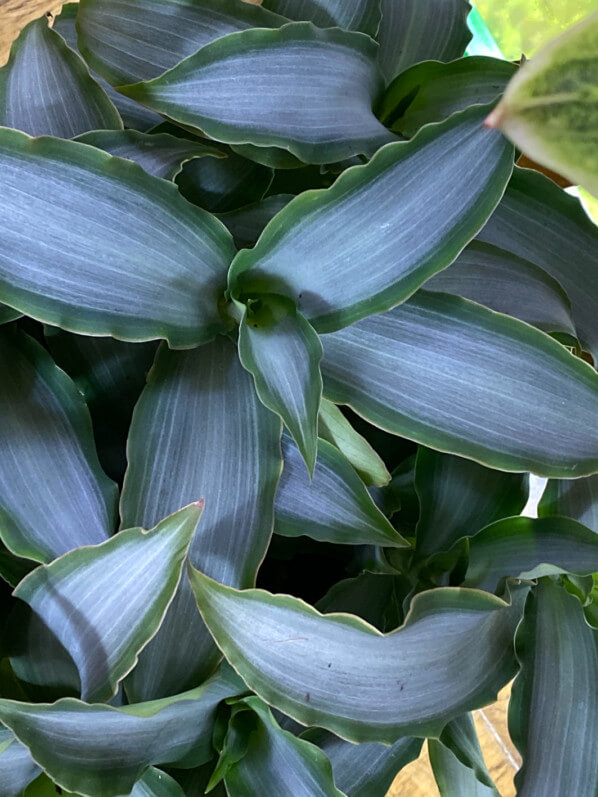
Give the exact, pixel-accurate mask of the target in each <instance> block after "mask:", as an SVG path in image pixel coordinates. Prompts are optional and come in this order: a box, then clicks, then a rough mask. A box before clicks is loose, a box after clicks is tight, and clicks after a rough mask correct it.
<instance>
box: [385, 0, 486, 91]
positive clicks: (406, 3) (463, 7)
mask: <svg viewBox="0 0 598 797" xmlns="http://www.w3.org/2000/svg"><path fill="white" fill-rule="evenodd" d="M381 3H382V22H381V23H380V30H379V31H378V41H379V42H380V66H381V67H382V71H383V72H384V76H385V78H386V80H387V81H390V80H392V78H393V77H394V76H395V75H398V74H399V72H403V71H404V70H405V69H407V67H410V66H412V64H417V63H419V61H429V60H431V59H434V60H437V61H452V60H453V59H454V58H459V57H460V56H462V55H463V53H464V52H465V48H466V47H467V45H468V43H469V41H470V40H471V33H470V32H469V28H468V27H467V15H468V14H469V12H470V11H471V6H470V4H469V3H468V2H467V0H381Z"/></svg>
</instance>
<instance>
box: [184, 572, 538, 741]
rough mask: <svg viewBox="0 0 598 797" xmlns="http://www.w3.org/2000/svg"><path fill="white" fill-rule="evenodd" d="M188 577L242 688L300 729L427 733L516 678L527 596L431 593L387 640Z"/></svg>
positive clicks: (364, 627) (390, 737) (355, 737)
mask: <svg viewBox="0 0 598 797" xmlns="http://www.w3.org/2000/svg"><path fill="white" fill-rule="evenodd" d="M189 577H190V579H191V584H192V587H193V590H194V592H195V595H196V598H197V603H198V606H199V608H200V611H201V612H202V614H203V617H204V620H205V621H206V623H207V625H208V627H209V628H210V631H211V632H212V634H213V635H214V638H215V639H216V641H217V642H218V645H219V646H220V647H221V649H222V651H223V653H224V655H225V656H226V658H227V659H228V661H229V662H230V663H231V664H232V665H233V667H235V669H236V670H237V671H238V672H239V673H240V674H241V676H242V678H243V680H244V681H245V682H246V683H247V684H248V686H249V687H250V688H251V689H253V690H254V691H255V692H257V694H258V695H260V697H262V698H263V699H264V700H266V701H267V702H268V703H270V704H271V705H273V706H276V707H277V708H279V709H280V710H281V711H284V712H285V713H286V714H288V715H289V716H291V717H293V718H294V719H296V720H298V721H299V722H302V723H304V724H306V725H318V726H321V727H324V728H327V729H328V730H330V731H332V732H333V733H336V734H338V735H340V736H342V737H343V738H346V739H349V740H350V741H355V742H371V741H378V742H384V743H386V744H392V743H394V742H395V741H396V740H397V738H398V737H399V736H408V735H414V736H428V735H435V734H437V733H439V732H440V730H441V729H442V727H443V726H444V725H445V724H446V722H448V721H449V720H450V719H452V718H453V717H455V716H457V715H459V714H461V713H463V711H466V710H468V709H471V708H475V707H477V706H479V705H483V704H484V703H485V702H487V701H489V700H491V699H492V698H493V697H494V695H495V694H496V692H497V690H498V689H499V688H500V687H501V686H503V685H504V684H505V683H506V682H507V681H508V680H509V678H510V677H511V675H512V674H513V672H514V667H515V664H514V660H513V653H512V636H513V632H514V630H515V627H516V624H517V622H518V621H519V617H520V612H521V597H522V595H523V593H519V592H517V593H516V594H515V596H514V602H513V605H511V606H508V605H507V604H505V603H504V602H503V601H501V600H499V599H498V598H494V597H493V596H490V595H487V594H485V593H483V592H478V591H476V590H458V589H457V590H455V589H450V588H446V589H437V590H429V591H427V592H424V593H422V594H420V595H418V596H417V597H416V598H415V599H414V601H413V603H412V606H411V611H410V614H409V616H408V618H407V620H406V621H405V623H404V625H403V626H401V628H399V629H397V630H396V631H394V632H392V633H391V634H388V635H386V636H384V635H382V634H380V633H379V632H378V631H377V630H376V629H375V628H373V627H372V626H370V625H368V624H367V623H364V622H363V620H360V619H359V618H357V617H355V616H351V615H344V614H339V615H324V616H322V615H321V614H319V613H318V612H317V611H316V610H315V609H313V608H311V607H310V606H308V605H307V604H305V603H303V601H300V600H298V599H297V598H291V597H288V596H284V595H271V594H270V593H268V592H265V591H263V590H248V591H245V592H239V591H237V590H234V589H231V588H230V587H224V586H222V585H221V584H217V583H216V582H215V581H212V580H211V579H209V578H207V577H206V576H204V575H203V574H201V573H200V572H199V571H196V570H193V569H191V570H190V573H189ZM466 651H467V655H465V652H466ZM422 662H425V666H422Z"/></svg>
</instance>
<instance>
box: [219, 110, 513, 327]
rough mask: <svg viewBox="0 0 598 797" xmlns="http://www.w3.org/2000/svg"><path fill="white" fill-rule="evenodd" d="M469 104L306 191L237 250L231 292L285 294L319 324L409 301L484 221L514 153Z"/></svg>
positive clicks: (338, 324)
mask: <svg viewBox="0 0 598 797" xmlns="http://www.w3.org/2000/svg"><path fill="white" fill-rule="evenodd" d="M484 113H485V109H484V108H483V107H481V106H480V107H475V108H470V109H468V110H466V111H464V112H463V113H462V114H457V115H455V116H453V117H451V118H450V119H448V120H446V121H445V122H442V123H441V124H438V125H430V126H429V127H426V128H425V129H424V130H422V131H421V132H420V133H419V134H418V135H417V136H416V137H415V138H414V139H412V140H411V141H407V142H399V143H394V144H391V145H389V146H386V147H383V148H382V149H381V150H380V151H379V152H377V153H376V155H375V156H374V157H373V158H372V160H371V161H370V162H369V163H368V164H366V165H365V166H358V167H355V168H352V169H348V170H347V171H345V172H344V173H343V174H341V175H340V177H339V178H338V179H337V180H336V182H335V183H334V184H333V185H332V187H331V188H328V189H325V190H321V191H317V192H312V191H309V192H306V193H303V194H302V195H301V196H299V197H297V198H296V199H294V200H293V201H292V202H290V203H289V204H288V205H287V206H286V207H285V208H284V209H283V210H282V211H281V212H280V213H279V214H277V215H276V216H275V217H274V218H273V219H272V221H271V222H270V224H268V226H267V227H266V229H265V230H264V232H263V233H262V236H261V238H260V240H259V241H258V243H257V244H256V246H255V247H254V248H253V249H251V250H247V251H242V252H239V254H238V255H237V256H236V258H235V260H234V262H233V264H232V266H231V269H230V273H229V286H230V288H231V289H232V291H233V293H234V295H235V296H241V295H243V294H247V295H252V294H256V293H257V294H261V293H277V294H282V295H284V296H288V297H289V298H290V299H292V300H293V301H294V302H295V303H296V304H297V307H298V309H299V310H300V312H301V313H302V314H303V315H304V316H305V317H306V318H307V319H308V320H309V321H310V322H311V323H312V324H313V326H314V327H315V328H316V329H317V330H318V332H332V331H334V330H336V329H340V328H341V327H343V326H347V325H348V324H352V323H353V322H355V321H357V320H359V319H360V318H363V317H365V316H368V315H371V314H372V313H380V312H382V311H384V310H387V309H388V308H390V307H393V306H394V305H396V304H399V303H400V302H403V301H404V300H405V299H407V298H408V297H409V296H411V295H412V294H413V293H414V292H415V291H416V290H417V288H419V287H420V285H422V284H423V283H424V282H425V281H426V280H427V279H429V278H430V277H431V276H432V275H433V274H435V273H436V272H438V271H441V270H442V269H444V268H446V267H447V266H448V265H450V263H452V262H453V260H454V259H455V258H456V257H457V255H458V254H459V252H460V251H461V250H462V249H463V247H464V246H465V245H466V244H467V243H468V242H469V241H470V240H471V238H473V236H474V235H475V234H476V233H477V232H478V231H479V230H480V228H481V227H482V226H483V224H484V223H485V222H486V220H487V219H488V217H489V216H490V214H491V213H492V211H493V210H494V208H495V206H496V204H497V203H498V201H499V199H500V197H501V196H502V194H503V191H504V188H505V185H506V183H507V181H508V179H509V175H510V173H511V170H512V168H513V153H512V150H511V148H510V147H508V146H505V142H504V139H503V140H501V138H500V136H493V137H491V136H488V135H487V133H488V132H489V131H485V130H484V128H483V127H482V126H481V122H482V119H483V117H484Z"/></svg>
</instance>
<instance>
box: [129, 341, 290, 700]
mask: <svg viewBox="0 0 598 797" xmlns="http://www.w3.org/2000/svg"><path fill="white" fill-rule="evenodd" d="M166 429H167V430H168V433H167V434H165V430H166ZM128 449H129V452H128V456H129V470H128V471H127V474H126V477H125V484H124V488H123V494H122V503H121V514H122V519H123V524H124V525H125V526H130V525H142V526H151V525H153V524H154V523H155V522H157V520H159V519H160V518H162V517H163V516H164V515H167V514H168V513H169V512H171V511H173V510H174V509H176V508H177V507H178V506H182V505H184V504H186V503H188V502H189V501H192V500H193V499H194V498H197V497H198V496H203V497H204V498H205V502H206V508H205V510H204V513H203V516H202V519H201V524H200V526H199V529H198V532H197V534H196V535H195V537H194V539H193V543H192V545H191V549H190V554H189V556H190V561H191V562H193V563H194V565H197V566H201V567H203V568H205V569H206V571H207V572H209V573H210V574H211V575H214V576H215V577H218V578H220V579H222V581H225V582H227V583H230V584H232V585H235V586H243V587H249V586H253V584H254V583H255V576H256V572H257V569H258V567H259V565H260V563H261V561H262V559H263V557H264V555H265V552H266V549H267V547H268V544H269V542H270V535H271V533H272V526H273V519H274V518H273V516H274V494H275V491H276V485H277V483H278V478H279V475H280V470H281V455H280V421H279V420H278V418H277V417H276V416H275V415H274V414H273V413H271V412H270V411H269V410H267V409H266V408H265V407H264V406H263V405H262V404H261V402H260V401H259V399H258V397H257V396H256V394H255V389H254V387H253V380H252V379H251V376H250V375H249V374H248V373H247V372H246V371H245V370H244V369H243V368H242V366H241V364H240V362H239V360H238V357H237V352H236V349H235V346H234V345H233V344H232V343H231V342H230V341H229V340H227V339H226V338H222V337H219V338H216V340H214V341H213V342H212V343H210V344H208V345H206V346H202V347H201V348H199V349H194V350H192V351H188V352H172V351H169V350H168V349H167V348H166V347H165V346H164V347H162V348H161V349H160V351H159V352H158V356H157V359H156V363H155V366H154V368H153V369H152V372H151V374H150V377H149V380H148V385H147V387H146V388H145V390H144V392H143V393H142V395H141V398H140V400H139V403H138V404H137V407H136V409H135V413H134V416H133V422H132V425H131V431H130V435H129V443H128ZM218 658H219V653H218V651H217V650H216V648H215V647H214V644H213V642H212V639H211V637H210V635H209V633H208V631H207V629H206V628H205V626H204V625H203V623H202V621H201V618H200V617H199V615H198V613H197V608H196V607H195V603H194V600H193V595H192V593H191V589H190V587H189V584H188V581H187V579H183V580H182V581H181V586H180V588H179V590H178V593H177V596H176V597H175V599H174V601H173V603H172V605H171V607H170V609H169V611H168V613H167V615H166V617H165V619H164V622H163V624H162V627H161V628H160V631H159V632H158V634H157V635H156V637H155V638H154V639H153V640H152V641H151V642H150V644H149V645H148V647H147V648H146V650H145V651H143V653H142V654H141V657H140V660H139V664H138V665H137V667H136V668H135V670H134V671H133V673H132V674H131V676H130V677H129V679H128V681H127V692H128V694H129V696H130V697H131V699H134V700H139V699H148V697H154V696H160V697H162V696H164V695H168V694H173V693H176V692H177V691H180V690H181V688H186V687H188V686H193V685H195V684H196V683H198V682H200V681H201V679H202V678H205V677H207V675H209V674H210V672H211V671H212V669H213V667H214V665H215V663H216V662H217V660H218Z"/></svg>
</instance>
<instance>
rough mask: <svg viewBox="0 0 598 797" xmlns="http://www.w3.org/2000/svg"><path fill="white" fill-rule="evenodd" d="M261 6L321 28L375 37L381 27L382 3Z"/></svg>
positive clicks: (304, 1)
mask: <svg viewBox="0 0 598 797" xmlns="http://www.w3.org/2000/svg"><path fill="white" fill-rule="evenodd" d="M262 5H263V6H264V7H265V8H268V9H270V11H275V12H276V13H277V14H282V16H283V17H288V18H289V19H295V20H309V21H311V22H313V23H314V25H317V26H318V27H319V28H336V27H339V28H343V29H344V30H360V31H362V32H363V33H368V34H369V35H370V36H375V35H376V33H377V32H378V26H379V25H380V2H379V0H264V2H263V3H262Z"/></svg>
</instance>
